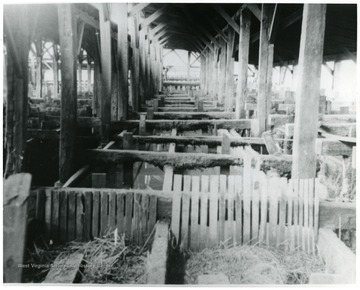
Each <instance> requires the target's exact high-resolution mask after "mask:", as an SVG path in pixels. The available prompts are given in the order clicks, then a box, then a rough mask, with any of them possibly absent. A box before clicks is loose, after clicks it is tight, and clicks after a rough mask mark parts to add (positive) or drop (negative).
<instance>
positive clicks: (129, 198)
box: [125, 192, 134, 240]
mask: <svg viewBox="0 0 360 290" xmlns="http://www.w3.org/2000/svg"><path fill="white" fill-rule="evenodd" d="M133 200H134V193H132V192H127V193H126V199H125V206H126V208H125V215H126V222H125V238H126V239H128V240H131V238H132V232H131V227H132V214H133V213H132V212H133Z"/></svg>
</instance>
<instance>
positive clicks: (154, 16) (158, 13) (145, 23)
mask: <svg viewBox="0 0 360 290" xmlns="http://www.w3.org/2000/svg"><path fill="white" fill-rule="evenodd" d="M165 10H166V4H165V5H164V6H162V7H161V8H160V9H158V10H157V11H155V12H154V13H153V14H151V15H150V16H149V17H146V18H145V19H144V20H143V22H142V23H140V27H139V29H140V30H141V29H142V28H143V27H145V26H148V25H150V24H151V23H152V22H154V21H155V20H156V19H158V18H159V17H160V16H161V15H163V14H164V13H165Z"/></svg>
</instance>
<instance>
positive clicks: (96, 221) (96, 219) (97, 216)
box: [92, 191, 100, 237]
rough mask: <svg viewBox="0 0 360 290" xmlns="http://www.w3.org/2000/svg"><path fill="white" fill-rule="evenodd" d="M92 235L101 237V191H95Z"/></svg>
mask: <svg viewBox="0 0 360 290" xmlns="http://www.w3.org/2000/svg"><path fill="white" fill-rule="evenodd" d="M92 210H93V214H92V235H93V237H99V228H100V222H99V221H100V192H99V191H95V192H93V204H92Z"/></svg>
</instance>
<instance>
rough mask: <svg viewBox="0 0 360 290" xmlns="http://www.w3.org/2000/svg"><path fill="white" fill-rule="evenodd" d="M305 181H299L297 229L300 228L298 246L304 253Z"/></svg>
mask: <svg viewBox="0 0 360 290" xmlns="http://www.w3.org/2000/svg"><path fill="white" fill-rule="evenodd" d="M304 187H305V180H304V179H300V180H299V227H300V229H299V230H300V245H299V246H301V248H302V250H303V251H305V237H304V236H305V230H304V195H305V193H304V190H305V188H304Z"/></svg>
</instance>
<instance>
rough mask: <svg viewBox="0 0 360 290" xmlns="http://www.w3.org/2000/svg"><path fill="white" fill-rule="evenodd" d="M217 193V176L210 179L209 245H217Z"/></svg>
mask: <svg viewBox="0 0 360 290" xmlns="http://www.w3.org/2000/svg"><path fill="white" fill-rule="evenodd" d="M218 192H219V176H216V175H211V177H210V205H209V235H210V236H209V238H210V245H211V246H214V245H217V242H218V217H217V216H218Z"/></svg>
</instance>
